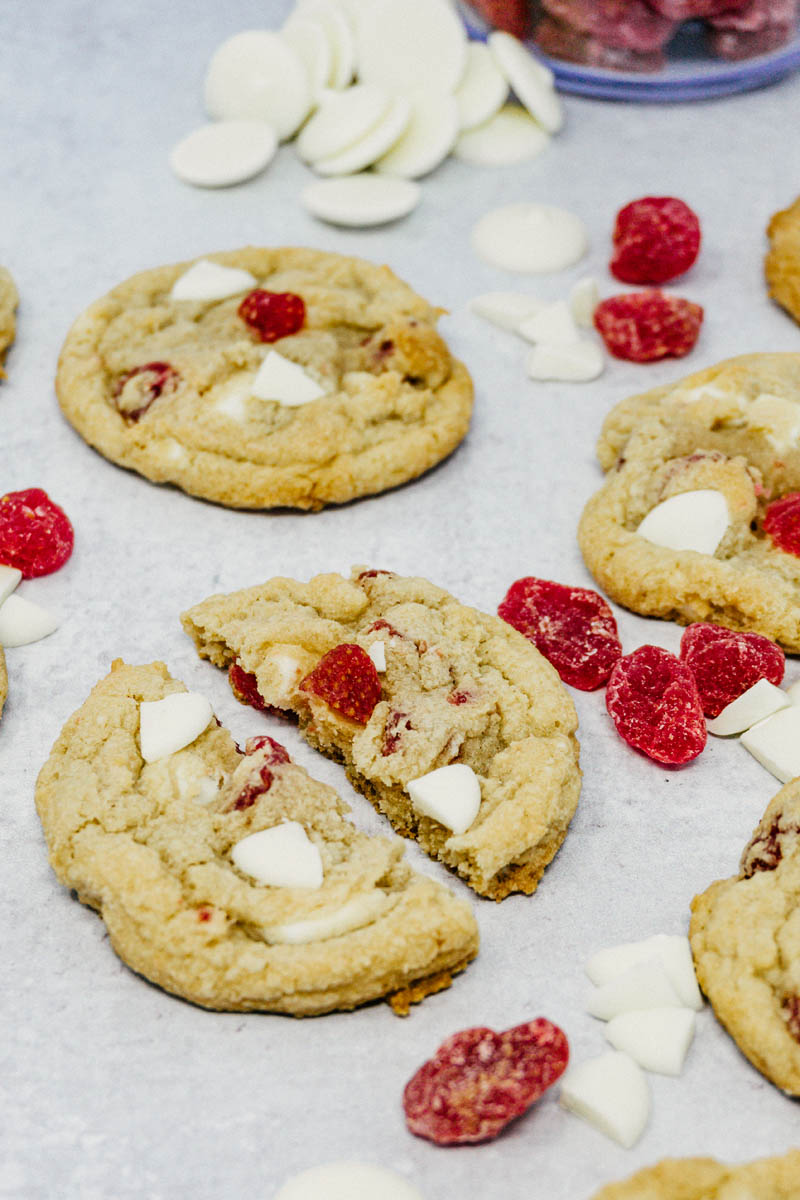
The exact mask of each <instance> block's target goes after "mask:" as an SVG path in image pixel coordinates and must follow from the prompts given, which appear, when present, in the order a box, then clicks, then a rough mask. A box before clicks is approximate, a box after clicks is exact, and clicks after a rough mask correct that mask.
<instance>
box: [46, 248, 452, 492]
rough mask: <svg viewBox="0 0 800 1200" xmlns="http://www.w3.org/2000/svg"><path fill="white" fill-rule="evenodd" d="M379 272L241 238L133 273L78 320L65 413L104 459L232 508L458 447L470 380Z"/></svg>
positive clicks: (428, 321) (410, 473) (420, 303)
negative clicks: (219, 249)
mask: <svg viewBox="0 0 800 1200" xmlns="http://www.w3.org/2000/svg"><path fill="white" fill-rule="evenodd" d="M440 313H441V310H440V309H436V308H434V307H432V306H431V305H430V304H428V303H427V301H425V300H423V299H422V298H421V297H420V296H418V295H416V293H415V292H413V291H412V290H411V288H410V287H408V285H407V284H405V283H403V282H402V281H401V280H400V279H398V278H397V277H396V276H395V275H394V274H393V273H392V272H391V271H390V270H389V269H388V267H379V266H375V265H373V264H372V263H369V262H365V261H364V260H362V259H358V258H347V257H344V256H342V255H338V254H330V253H324V252H322V251H319V250H308V249H292V248H283V249H262V248H255V247H249V248H246V249H243V250H238V251H230V252H225V253H220V254H212V255H209V256H208V257H207V258H206V259H202V260H195V261H194V262H184V263H177V264H175V265H174V266H167V267H160V268H157V269H155V270H150V271H143V272H142V273H140V274H139V275H135V276H133V278H132V279H129V280H127V281H126V282H125V283H122V284H120V285H119V286H118V287H116V288H114V289H113V291H111V292H110V293H109V294H108V295H107V296H105V297H103V299H101V300H98V301H97V302H96V303H95V304H92V305H91V306H90V308H88V309H87V310H86V312H85V313H83V315H82V316H80V317H79V318H78V320H77V321H76V322H75V324H74V326H73V327H72V329H71V330H70V333H69V334H68V336H67V339H66V342H65V344H64V347H63V349H62V351H61V357H60V360H59V366H58V374H57V378H56V390H57V392H58V398H59V402H60V404H61V407H62V409H63V410H64V413H65V415H66V416H67V419H68V420H69V421H70V422H71V423H72V424H73V425H74V426H75V428H76V429H77V430H78V432H79V433H80V434H81V436H82V437H84V438H85V439H86V441H87V442H89V444H90V445H92V446H94V447H95V448H96V449H97V450H99V451H100V453H101V454H103V455H105V457H106V458H109V459H111V460H112V461H113V462H116V463H119V464H120V465H122V466H124V467H130V468H132V469H133V470H135V471H138V472H139V473H140V474H141V475H144V476H145V477H146V478H148V479H151V480H153V481H154V482H158V483H174V484H177V486H178V487H180V488H183V490H184V491H186V492H189V493H191V494H192V495H195V496H201V497H203V498H205V499H208V500H214V501H217V502H219V503H221V504H226V505H229V506H231V507H235V508H271V507H275V506H279V505H285V506H290V507H293V508H304V509H320V508H322V507H323V506H324V505H325V504H331V503H337V504H341V503H344V502H345V501H348V500H352V499H354V498H356V497H358V496H364V495H369V494H371V493H375V492H381V491H384V490H385V489H387V488H390V487H394V486H395V485H396V484H400V483H404V482H406V481H407V480H409V479H413V478H414V477H416V476H417V475H420V474H421V473H422V472H423V471H426V470H428V468H429V467H432V466H434V465H435V464H436V463H438V462H440V461H441V459H443V458H445V457H446V456H447V455H448V454H450V453H451V451H453V450H454V449H455V447H456V446H457V445H458V444H459V442H460V441H461V440H462V439H463V437H464V436H465V434H466V432H467V429H468V427H469V420H470V415H471V411H472V395H473V391H472V382H471V380H470V377H469V374H468V372H467V370H466V368H465V367H464V366H463V364H461V363H460V362H458V361H457V360H455V359H453V358H452V357H451V355H450V352H449V351H448V349H447V346H446V345H445V343H444V341H443V340H442V338H441V337H440V336H439V334H438V333H437V332H436V328H435V326H436V321H437V319H438V317H439V315H440Z"/></svg>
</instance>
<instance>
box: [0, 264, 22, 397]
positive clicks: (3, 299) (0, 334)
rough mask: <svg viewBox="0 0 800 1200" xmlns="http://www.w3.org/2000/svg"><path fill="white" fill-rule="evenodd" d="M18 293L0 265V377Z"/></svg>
mask: <svg viewBox="0 0 800 1200" xmlns="http://www.w3.org/2000/svg"><path fill="white" fill-rule="evenodd" d="M18 303H19V295H18V293H17V289H16V286H15V284H14V280H13V279H12V278H11V275H10V274H9V273H8V271H7V270H6V269H5V267H0V379H2V378H3V377H4V376H5V371H4V370H3V359H4V357H5V352H6V350H7V349H8V347H9V346H10V345H11V343H12V342H13V341H14V335H15V333H16V331H17V322H16V320H15V317H14V314H15V313H16V311H17V304H18Z"/></svg>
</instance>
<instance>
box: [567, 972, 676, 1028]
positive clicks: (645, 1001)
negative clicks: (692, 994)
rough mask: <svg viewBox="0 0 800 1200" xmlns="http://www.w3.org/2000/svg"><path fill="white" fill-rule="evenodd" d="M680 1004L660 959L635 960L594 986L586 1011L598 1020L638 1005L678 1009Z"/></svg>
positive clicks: (606, 1019)
mask: <svg viewBox="0 0 800 1200" xmlns="http://www.w3.org/2000/svg"><path fill="white" fill-rule="evenodd" d="M682 1004H683V1001H682V1000H681V998H680V996H679V995H678V993H677V991H676V990H675V988H674V987H673V986H672V984H671V982H670V979H669V976H668V975H667V972H666V971H665V970H664V968H663V967H662V965H661V963H660V962H657V961H656V960H655V959H652V960H650V961H648V962H642V963H637V964H636V966H634V967H631V968H630V970H628V971H625V972H624V974H622V975H618V976H616V977H615V978H614V979H610V980H609V982H608V983H604V984H603V985H602V987H599V988H597V989H596V990H595V991H594V992H593V993H592V995H591V996H590V997H589V1000H588V1001H587V1004H586V1011H587V1012H589V1013H591V1015H592V1016H593V1017H599V1018H600V1020H601V1021H610V1020H611V1018H612V1017H616V1016H618V1015H619V1014H620V1013H624V1012H632V1011H634V1010H636V1009H642V1008H680V1007H681V1006H682Z"/></svg>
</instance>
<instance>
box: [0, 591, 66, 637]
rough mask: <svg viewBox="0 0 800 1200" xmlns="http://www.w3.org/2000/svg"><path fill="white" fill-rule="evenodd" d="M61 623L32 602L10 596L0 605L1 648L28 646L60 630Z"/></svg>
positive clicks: (20, 597)
mask: <svg viewBox="0 0 800 1200" xmlns="http://www.w3.org/2000/svg"><path fill="white" fill-rule="evenodd" d="M58 626H59V621H58V619H57V618H56V617H54V616H53V614H52V613H51V612H48V611H47V609H46V608H42V607H41V606H40V605H38V604H34V603H33V601H32V600H24V599H23V598H22V596H9V597H8V599H7V600H4V601H3V603H2V605H0V646H6V647H9V646H27V645H29V644H30V643H31V642H40V641H41V640H42V638H46V637H49V636H50V634H51V633H55V631H56V630H57V629H58Z"/></svg>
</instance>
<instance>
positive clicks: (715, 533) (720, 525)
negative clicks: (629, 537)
mask: <svg viewBox="0 0 800 1200" xmlns="http://www.w3.org/2000/svg"><path fill="white" fill-rule="evenodd" d="M729 524H730V512H729V510H728V502H727V500H726V499H725V497H724V496H723V494H722V492H718V491H716V490H715V489H713V488H700V489H699V490H697V491H692V492H680V493H679V494H678V495H677V496H670V497H669V499H668V500H662V502H661V503H660V504H657V505H656V506H655V508H652V509H651V510H650V512H649V513H648V514H647V516H646V517H645V518H644V520H643V521H642V522H641V524H640V525H639V528H638V529H637V530H636V532H637V534H638V535H639V537H642V538H644V539H645V541H648V542H652V543H653V545H655V546H664V547H665V548H666V549H667V550H694V551H696V552H697V553H698V554H713V553H714V551H715V550H716V549H717V546H718V545H719V544H720V542H721V541H722V539H723V537H724V536H725V532H726V530H727V528H728V525H729Z"/></svg>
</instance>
